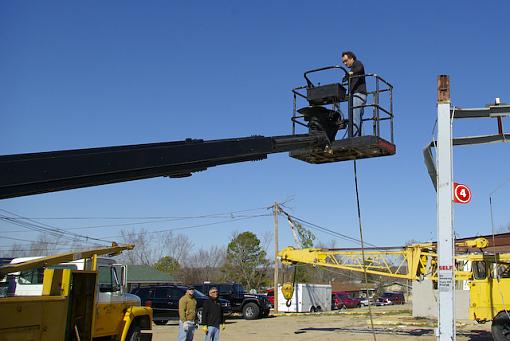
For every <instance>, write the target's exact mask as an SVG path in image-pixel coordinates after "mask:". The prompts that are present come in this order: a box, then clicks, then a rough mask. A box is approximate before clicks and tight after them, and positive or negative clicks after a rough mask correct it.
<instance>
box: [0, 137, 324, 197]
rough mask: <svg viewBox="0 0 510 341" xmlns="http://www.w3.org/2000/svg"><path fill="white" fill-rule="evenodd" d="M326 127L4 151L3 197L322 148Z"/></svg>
mask: <svg viewBox="0 0 510 341" xmlns="http://www.w3.org/2000/svg"><path fill="white" fill-rule="evenodd" d="M328 143H329V140H328V139H327V137H326V135H325V133H323V132H317V133H314V134H302V135H284V136H273V137H265V136H252V137H244V138H234V139H224V140H211V141H204V140H192V139H187V140H185V141H177V142H165V143H151V144H139V145H128V146H118V147H103V148H91V149H77V150H67V151H54V152H43V153H31V154H18V155H5V156H0V199H6V198H13V197H18V196H24V195H32V194H39V193H47V192H54V191H62V190H68V189H73V188H82V187H89V186H97V185H104V184H111V183H117V182H123V181H131V180H139V179H147V178H153V177H158V176H168V177H171V178H179V177H185V176H190V175H191V173H193V172H198V171H203V170H206V169H207V168H209V167H214V166H218V165H224V164H229V163H236V162H244V161H257V160H262V159H266V158H267V155H268V154H272V153H281V152H289V151H296V150H300V149H307V148H322V150H323V149H324V147H325V146H326V145H327V144H328Z"/></svg>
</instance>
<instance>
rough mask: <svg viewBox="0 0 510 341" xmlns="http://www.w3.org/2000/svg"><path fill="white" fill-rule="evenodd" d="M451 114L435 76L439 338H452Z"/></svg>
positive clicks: (443, 83)
mask: <svg viewBox="0 0 510 341" xmlns="http://www.w3.org/2000/svg"><path fill="white" fill-rule="evenodd" d="M452 191H453V181H452V118H451V116H450V80H449V78H448V76H446V75H441V76H439V77H438V97H437V251H438V260H439V264H438V289H439V290H438V291H439V302H438V335H437V336H438V340H440V341H452V340H455V339H456V337H455V260H454V253H455V248H454V243H455V240H454V233H453V203H452V198H453V192H452Z"/></svg>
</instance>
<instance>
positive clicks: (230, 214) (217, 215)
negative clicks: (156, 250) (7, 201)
mask: <svg viewBox="0 0 510 341" xmlns="http://www.w3.org/2000/svg"><path fill="white" fill-rule="evenodd" d="M264 209H267V207H259V208H251V209H245V210H238V211H231V212H223V213H213V214H206V215H198V216H183V217H165V218H164V219H160V218H163V217H154V218H144V219H159V220H150V221H142V222H129V223H122V224H104V225H92V226H80V227H71V228H64V229H60V230H63V231H72V230H85V229H97V228H103V227H123V226H132V225H146V224H158V223H161V222H173V221H181V220H192V219H213V218H215V219H220V218H225V217H230V218H242V217H250V216H240V215H238V214H239V213H245V212H253V211H259V210H264ZM23 219H36V218H26V217H20V218H12V220H23ZM38 219H40V218H38ZM44 219H58V218H44ZM60 219H75V218H60ZM76 219H87V218H85V217H80V218H76ZM94 219H96V218H94ZM110 219H128V218H120V217H115V218H110ZM131 219H133V218H131ZM140 219H142V218H140ZM41 224H42V223H41ZM18 232H23V231H5V233H18Z"/></svg>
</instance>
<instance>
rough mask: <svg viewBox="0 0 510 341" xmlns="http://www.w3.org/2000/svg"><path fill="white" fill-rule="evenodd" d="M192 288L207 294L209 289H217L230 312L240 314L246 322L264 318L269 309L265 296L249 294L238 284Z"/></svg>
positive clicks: (196, 286)
mask: <svg viewBox="0 0 510 341" xmlns="http://www.w3.org/2000/svg"><path fill="white" fill-rule="evenodd" d="M194 287H195V288H196V289H197V290H199V291H202V292H209V289H210V288H211V287H216V288H218V291H219V294H220V297H221V298H223V299H226V300H228V301H229V302H230V307H231V309H232V311H233V312H238V313H242V314H243V317H244V318H245V319H247V320H254V319H257V318H259V317H266V316H268V315H269V310H270V309H271V303H270V302H269V300H268V299H267V297H266V296H265V295H258V294H249V293H247V292H245V291H244V288H243V286H242V285H241V284H238V283H203V284H197V285H195V286H194Z"/></svg>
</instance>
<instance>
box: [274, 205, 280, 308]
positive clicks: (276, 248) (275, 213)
mask: <svg viewBox="0 0 510 341" xmlns="http://www.w3.org/2000/svg"><path fill="white" fill-rule="evenodd" d="M278 211H279V208H278V203H277V202H275V203H274V206H273V216H274V279H273V287H274V288H273V289H274V312H275V313H278Z"/></svg>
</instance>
